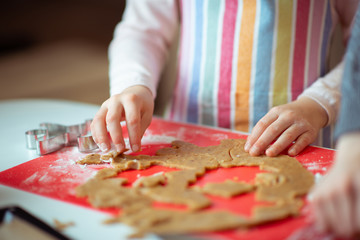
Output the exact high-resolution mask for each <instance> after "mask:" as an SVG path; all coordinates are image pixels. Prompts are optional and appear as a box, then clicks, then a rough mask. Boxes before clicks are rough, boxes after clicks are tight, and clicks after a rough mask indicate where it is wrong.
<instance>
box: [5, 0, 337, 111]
mask: <svg viewBox="0 0 360 240" xmlns="http://www.w3.org/2000/svg"><path fill="white" fill-rule="evenodd" d="M0 6H1V7H0V100H4V99H16V98H55V99H65V100H73V101H80V102H86V103H93V104H98V105H100V104H101V103H102V102H103V101H104V100H106V99H107V98H108V97H109V80H108V58H107V51H108V46H109V44H110V41H111V39H112V37H113V32H114V29H115V26H116V24H117V23H118V22H119V21H120V20H121V17H122V14H123V11H124V8H125V0H102V1H99V0H31V1H28V0H5V1H2V3H1V4H0ZM336 32H337V34H336V37H335V38H334V39H333V40H334V41H333V45H332V46H335V47H332V51H331V58H330V59H331V61H330V65H331V66H334V65H335V64H336V63H337V62H339V61H340V59H341V55H342V53H343V51H344V49H343V47H342V34H341V29H340V27H339V26H337V29H336ZM176 39H177V38H176ZM177 44H178V43H177V42H174V43H173V46H172V48H171V53H170V60H169V61H168V66H165V71H164V73H163V76H162V79H167V80H168V79H175V74H176V60H175V59H176V50H177ZM339 46H340V47H339ZM171 59H172V60H171ZM174 82H175V81H160V84H159V90H158V96H157V99H156V106H157V109H158V112H162V110H163V107H164V103H165V102H167V100H168V99H169V98H170V97H171V94H172V93H171V91H169V89H171V88H172V87H173V85H174Z"/></svg>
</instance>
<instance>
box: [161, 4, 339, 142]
mask: <svg viewBox="0 0 360 240" xmlns="http://www.w3.org/2000/svg"><path fill="white" fill-rule="evenodd" d="M332 4H333V3H332V1H331V0H297V1H296V0H257V1H256V0H180V12H181V39H180V48H179V53H178V54H179V58H178V75H177V82H176V87H175V90H174V96H173V99H172V102H171V103H170V106H169V110H168V118H169V119H171V120H175V121H183V122H191V123H197V124H204V125H209V126H217V127H223V128H230V129H234V130H239V131H244V132H249V131H251V129H252V128H253V126H254V125H255V124H256V123H257V121H259V120H260V119H261V118H262V117H263V116H264V115H265V114H266V113H267V112H268V110H269V109H270V108H271V107H273V106H277V105H280V104H285V103H287V102H290V101H292V100H295V99H296V98H297V97H298V96H299V94H301V93H302V92H303V90H304V89H305V88H307V87H308V86H310V85H311V84H312V83H313V82H314V81H315V80H316V79H317V78H319V77H321V76H323V75H324V74H326V73H327V71H328V55H329V48H330V40H331V37H332V35H333V32H334V26H335V20H336V19H337V17H336V16H335V11H333V8H334V7H333V6H332ZM315 144H317V145H322V146H326V147H333V145H332V126H330V127H327V128H326V129H324V130H323V131H322V132H321V133H320V137H319V139H318V141H317V142H316V143H315Z"/></svg>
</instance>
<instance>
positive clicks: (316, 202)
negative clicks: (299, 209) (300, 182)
mask: <svg viewBox="0 0 360 240" xmlns="http://www.w3.org/2000/svg"><path fill="white" fill-rule="evenodd" d="M314 195H315V196H314V199H313V201H312V204H313V208H312V209H313V210H314V212H315V220H316V221H315V225H316V229H317V230H318V231H319V232H321V233H324V232H325V231H326V230H327V229H326V216H325V213H324V211H325V210H324V209H323V208H324V204H323V203H322V200H321V199H320V198H319V196H317V195H316V193H315V194H314Z"/></svg>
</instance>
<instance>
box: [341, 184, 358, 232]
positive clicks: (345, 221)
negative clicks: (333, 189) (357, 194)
mask: <svg viewBox="0 0 360 240" xmlns="http://www.w3.org/2000/svg"><path fill="white" fill-rule="evenodd" d="M350 187H351V186H350V183H349V184H346V183H345V184H344V186H343V187H342V188H341V189H339V190H340V192H339V193H338V194H337V195H336V197H337V203H338V204H337V206H336V209H337V213H338V214H337V215H338V218H337V220H338V222H341V223H342V224H341V227H339V228H338V230H337V231H338V232H339V234H340V236H343V237H350V236H351V234H352V233H353V232H354V224H355V223H354V221H353V220H352V213H351V212H352V211H351V210H352V209H353V206H352V201H351V188H350Z"/></svg>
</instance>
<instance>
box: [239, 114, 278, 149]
mask: <svg viewBox="0 0 360 240" xmlns="http://www.w3.org/2000/svg"><path fill="white" fill-rule="evenodd" d="M278 117H279V116H278V115H277V114H275V113H272V112H269V113H267V114H266V115H265V116H264V117H263V118H262V119H260V120H259V121H258V122H257V123H256V125H255V127H254V128H253V130H252V131H251V134H250V135H249V136H248V138H247V140H246V143H245V147H244V149H245V151H246V152H249V150H250V148H251V147H252V146H253V145H254V143H255V142H256V141H257V140H258V139H259V137H260V136H261V135H262V134H263V132H264V131H265V130H266V129H267V128H268V127H269V126H270V125H271V124H272V123H273V122H274V121H276V119H278Z"/></svg>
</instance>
